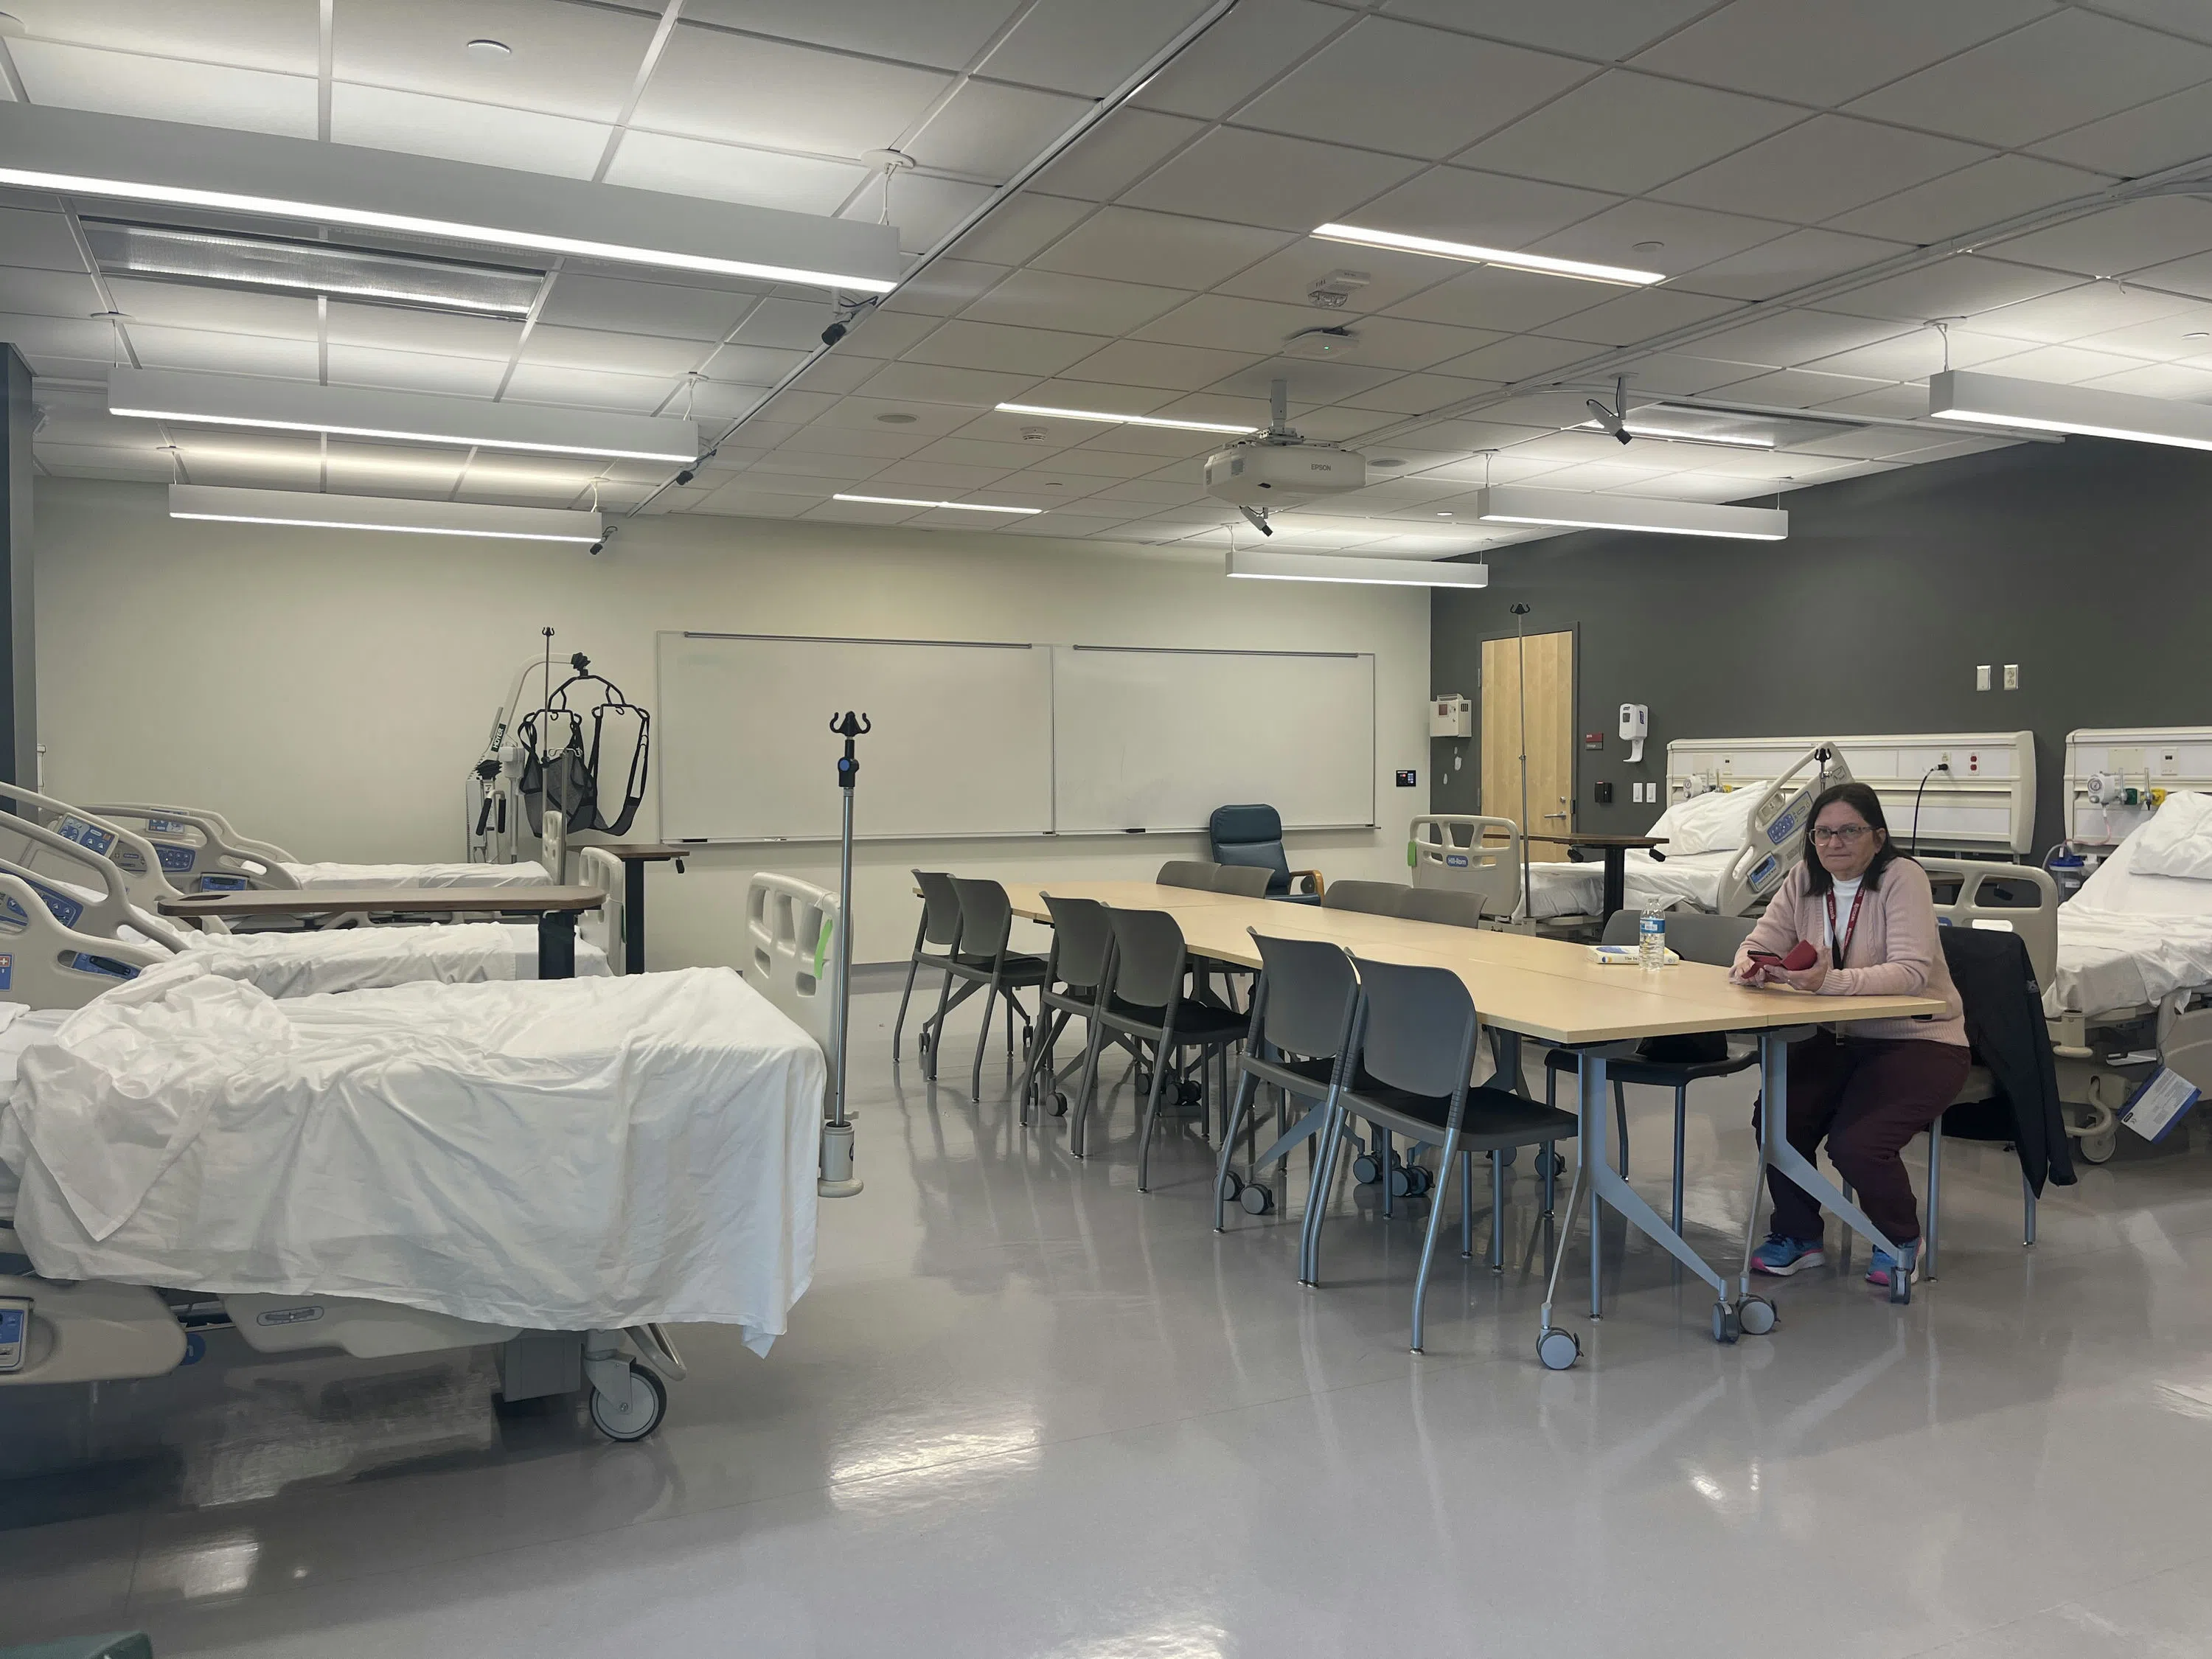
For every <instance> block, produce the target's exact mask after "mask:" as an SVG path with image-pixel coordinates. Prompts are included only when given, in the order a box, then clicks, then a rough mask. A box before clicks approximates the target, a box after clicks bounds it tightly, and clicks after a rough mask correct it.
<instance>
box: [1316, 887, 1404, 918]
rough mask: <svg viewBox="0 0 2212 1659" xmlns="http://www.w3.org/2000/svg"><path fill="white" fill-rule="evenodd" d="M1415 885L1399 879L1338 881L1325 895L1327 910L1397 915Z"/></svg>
mask: <svg viewBox="0 0 2212 1659" xmlns="http://www.w3.org/2000/svg"><path fill="white" fill-rule="evenodd" d="M1411 891H1413V889H1412V888H1410V887H1407V885H1405V884H1404V883H1402V882H1395V881H1338V882H1332V883H1330V884H1329V887H1328V891H1327V892H1325V893H1323V894H1322V896H1321V908H1322V909H1324V910H1356V911H1358V912H1359V913H1360V914H1361V915H1370V916H1395V915H1397V914H1398V907H1399V906H1400V905H1401V903H1403V902H1405V897H1406V895H1407V894H1408V893H1410V892H1411Z"/></svg>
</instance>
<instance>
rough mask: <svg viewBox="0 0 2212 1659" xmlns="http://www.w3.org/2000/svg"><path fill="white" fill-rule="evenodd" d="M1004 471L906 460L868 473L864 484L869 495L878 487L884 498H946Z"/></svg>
mask: <svg viewBox="0 0 2212 1659" xmlns="http://www.w3.org/2000/svg"><path fill="white" fill-rule="evenodd" d="M1008 471H1009V469H1008V468H1006V467H1003V466H996V465H994V466H962V465H958V464H957V462H953V461H946V460H930V459H922V458H919V457H909V458H908V459H904V460H901V461H896V462H894V463H892V464H891V465H889V466H886V467H884V468H883V469H882V470H880V471H876V472H872V473H871V474H870V475H869V477H868V483H869V485H870V487H871V491H872V490H873V488H874V487H875V486H878V485H881V486H882V487H883V489H884V493H885V494H887V495H890V494H897V493H902V492H903V493H906V494H909V495H910V494H914V493H916V492H921V493H926V494H928V495H936V496H939V497H946V496H952V495H958V494H959V493H960V492H961V491H963V490H966V489H982V488H983V487H984V486H985V485H986V484H992V483H997V482H998V481H999V480H1000V479H1001V478H1003V477H1006V474H1007V472H1008Z"/></svg>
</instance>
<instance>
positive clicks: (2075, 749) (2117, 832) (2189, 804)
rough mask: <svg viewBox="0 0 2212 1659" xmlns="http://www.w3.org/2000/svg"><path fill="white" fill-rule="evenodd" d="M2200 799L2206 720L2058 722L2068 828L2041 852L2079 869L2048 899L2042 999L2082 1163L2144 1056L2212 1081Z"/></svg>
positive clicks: (2210, 939)
mask: <svg viewBox="0 0 2212 1659" xmlns="http://www.w3.org/2000/svg"><path fill="white" fill-rule="evenodd" d="M2208 800H2212V726H2134V727H2101V728H2095V729H2084V730H2081V731H2076V732H2069V733H2068V734H2067V738H2066V779H2065V792H2064V799H2063V811H2064V817H2065V823H2066V841H2065V842H2064V844H2063V847H2062V848H2056V849H2053V857H2052V860H2050V861H2049V862H2050V863H2051V864H2052V865H2053V866H2054V867H2059V868H2063V869H2065V870H2066V871H2067V872H2068V873H2069V878H2070V877H2071V876H2073V875H2075V874H2076V873H2079V874H2081V876H2082V879H2081V881H2080V884H2079V888H2078V890H2076V891H2075V893H2074V895H2073V896H2071V897H2070V898H2069V899H2068V900H2067V901H2066V902H2064V903H2063V904H2062V905H2061V906H2060V907H2059V910H2058V950H2057V964H2056V968H2055V969H2054V971H2053V973H2052V975H2051V978H2050V979H2049V980H2047V981H2045V989H2044V1011H2045V1013H2046V1014H2048V1015H2049V1016H2050V1019H2051V1041H2052V1043H2053V1046H2054V1049H2055V1052H2056V1053H2057V1056H2058V1082H2059V1092H2060V1095H2061V1096H2062V1097H2063V1099H2064V1101H2065V1103H2066V1112H2067V1119H2068V1127H2069V1130H2070V1131H2071V1132H2072V1133H2074V1134H2075V1135H2076V1136H2077V1137H2078V1144H2079V1146H2080V1147H2081V1153H2082V1156H2083V1157H2085V1158H2087V1159H2088V1160H2089V1161H2090V1162H2091V1163H2093V1164H2100V1163H2102V1162H2104V1161H2105V1159H2106V1158H2110V1157H2111V1156H2112V1152H2113V1149H2114V1146H2115V1145H2116V1143H2117V1139H2118V1132H2117V1126H2118V1111H2119V1109H2121V1108H2122V1107H2123V1106H2124V1105H2125V1104H2126V1103H2127V1100H2128V1097H2129V1096H2130V1094H2132V1093H2133V1092H2134V1091H2135V1090H2136V1088H2137V1087H2138V1086H2139V1085H2141V1084H2142V1082H2143V1081H2144V1080H2145V1079H2147V1078H2148V1077H2149V1076H2150V1075H2151V1074H2152V1072H2153V1070H2154V1067H2155V1066H2161V1065H2162V1066H2169V1067H2171V1068H2172V1070H2173V1071H2175V1072H2177V1073H2179V1074H2180V1075H2181V1076H2182V1077H2184V1078H2185V1079H2188V1080H2189V1082H2191V1084H2194V1085H2196V1086H2197V1087H2198V1088H2200V1089H2203V1090H2205V1091H2207V1092H2209V1093H2212V811H2208V810H2207V805H2206V803H2207V802H2208ZM2061 855H2071V857H2074V858H2079V859H2081V860H2082V862H2081V863H2080V864H2078V865H2076V864H2073V863H2071V862H2070V860H2069V862H2068V863H2067V864H2065V865H2063V866H2060V865H2058V863H2057V860H2058V859H2059V858H2060V856H2061ZM2120 1056H2127V1058H2126V1059H2125V1060H2120V1059H2119V1057H2120Z"/></svg>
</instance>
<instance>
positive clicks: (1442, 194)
mask: <svg viewBox="0 0 2212 1659" xmlns="http://www.w3.org/2000/svg"><path fill="white" fill-rule="evenodd" d="M1619 204H1620V197H1617V196H1612V195H1607V194H1603V193H1601V192H1600V191H1590V190H1577V189H1576V188H1574V187H1572V186H1571V185H1555V184H1547V183H1544V182H1542V181H1541V180H1539V179H1509V178H1507V177H1506V176H1505V175H1504V174H1503V173H1483V172H1478V171H1477V170H1475V169H1474V168H1472V167H1431V168H1429V169H1428V170H1426V171H1425V172H1424V173H1421V174H1420V176H1419V177H1418V178H1416V179H1412V180H1410V181H1409V182H1407V183H1406V184H1404V185H1400V186H1399V187H1398V188H1397V189H1395V190H1394V191H1390V192H1389V194H1388V195H1386V196H1384V197H1382V198H1380V199H1379V200H1377V201H1373V202H1370V203H1368V204H1365V205H1364V206H1363V207H1362V208H1360V210H1358V213H1357V214H1356V215H1354V216H1352V218H1351V220H1350V221H1349V222H1350V223H1352V224H1355V225H1358V226H1360V227H1362V228H1365V229H1370V230H1393V231H1397V232H1399V233H1401V234H1405V235H1411V236H1433V237H1437V238H1439V239H1441V240H1444V241H1448V242H1471V243H1473V244H1474V245H1475V246H1478V247H1496V248H1526V247H1528V246H1530V245H1532V244H1533V243H1534V242H1536V241H1537V240H1540V239H1541V238H1542V237H1545V236H1548V235H1550V234H1553V232H1555V231H1559V230H1564V229H1565V228H1566V227H1568V226H1569V225H1571V224H1575V223H1577V222H1580V221H1582V220H1584V219H1588V218H1589V217H1591V216H1593V215H1595V214H1599V213H1602V212H1604V211H1605V210H1607V208H1611V207H1615V206H1618V205H1619ZM1326 222H1327V221H1326V220H1324V219H1316V220H1314V221H1313V223H1314V224H1316V225H1318V224H1323V223H1326ZM1319 246H1320V247H1321V248H1322V250H1324V251H1325V252H1327V253H1328V256H1329V257H1340V258H1343V259H1345V260H1347V261H1349V260H1352V259H1354V258H1367V257H1369V252H1370V251H1369V250H1367V249H1364V248H1360V247H1357V246H1352V245H1351V244H1348V243H1321V244H1319ZM1339 250H1340V252H1338V251H1339Z"/></svg>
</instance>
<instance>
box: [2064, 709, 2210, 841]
mask: <svg viewBox="0 0 2212 1659" xmlns="http://www.w3.org/2000/svg"><path fill="white" fill-rule="evenodd" d="M2100 772H2101V773H2105V774H2107V775H2116V776H2117V777H2118V781H2119V783H2120V786H2121V788H2120V799H2116V800H2110V801H2094V800H2092V799H2089V780H2090V779H2091V778H2092V777H2093V776H2095V775H2097V774H2099V773H2100ZM2065 789H2066V794H2065V799H2064V807H2063V810H2064V812H2065V817H2066V839H2067V840H2069V841H2073V842H2085V843H2087V845H2089V846H2092V847H2117V846H2118V845H2119V844H2120V842H2124V841H2125V840H2126V839H2127V838H2128V836H2130V834H2132V833H2133V832H2134V831H2136V830H2137V829H2141V828H2142V826H2143V825H2144V824H2146V823H2149V822H2150V816H2151V814H2152V813H2153V812H2155V811H2157V810H2158V808H2157V807H2156V806H2155V805H2153V804H2152V803H2151V802H2150V801H2149V800H2148V799H2145V797H2146V796H2147V795H2148V793H2150V792H2152V791H2154V790H2159V789H2163V790H2165V791H2166V792H2167V793H2172V792H2174V791H2177V790H2182V789H2194V790H2199V791H2203V792H2204V793H2212V726H2100V727H2096V728H2094V729H2085V730H2083V731H2080V732H2068V733H2067V734H2066V782H2065ZM2130 790H2132V791H2133V792H2134V793H2135V796H2136V799H2134V800H2132V801H2130V800H2129V799H2126V793H2127V792H2128V791H2130Z"/></svg>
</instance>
